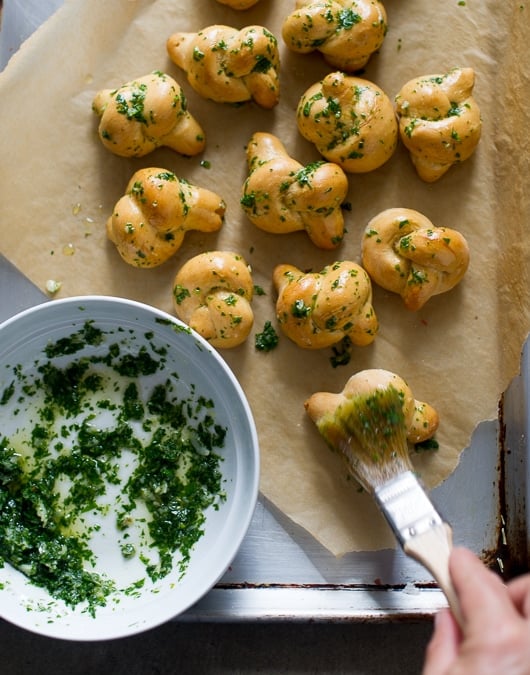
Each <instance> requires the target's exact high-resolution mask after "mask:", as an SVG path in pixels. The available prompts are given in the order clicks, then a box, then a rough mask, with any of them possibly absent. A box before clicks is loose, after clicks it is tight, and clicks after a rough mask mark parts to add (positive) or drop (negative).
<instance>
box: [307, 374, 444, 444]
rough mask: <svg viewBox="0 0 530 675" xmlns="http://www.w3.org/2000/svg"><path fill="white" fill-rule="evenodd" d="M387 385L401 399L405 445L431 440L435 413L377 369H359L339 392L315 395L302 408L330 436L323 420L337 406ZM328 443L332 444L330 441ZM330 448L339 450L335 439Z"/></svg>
mask: <svg viewBox="0 0 530 675" xmlns="http://www.w3.org/2000/svg"><path fill="white" fill-rule="evenodd" d="M389 386H392V387H394V388H395V389H397V391H398V392H399V393H400V396H401V398H402V400H403V413H404V421H405V427H406V429H407V440H408V442H409V443H411V444H415V443H422V442H424V441H426V440H429V439H430V438H432V437H433V436H434V434H435V432H436V430H437V429H438V425H439V417H438V413H437V412H436V410H435V409H434V408H433V407H432V406H431V405H429V404H428V403H424V402H423V401H418V400H416V399H415V398H414V396H413V394H412V391H411V389H410V387H409V386H408V385H407V383H406V382H405V381H404V380H403V379H402V378H401V377H400V376H399V375H396V374H395V373H392V372H390V371H388V370H382V369H379V368H374V369H368V370H361V371H359V372H358V373H355V374H354V375H352V376H351V377H350V378H349V379H348V381H347V382H346V384H345V385H344V388H343V389H342V391H341V392H339V393H337V394H335V393H331V392H324V391H320V392H316V393H315V394H313V395H312V396H310V397H309V398H308V399H307V401H306V402H305V404H304V406H305V409H306V411H307V414H308V415H309V417H310V418H311V419H312V420H313V422H314V423H315V424H316V426H317V427H320V426H321V425H325V426H326V430H327V435H328V436H329V435H330V433H331V434H332V431H333V427H332V426H330V425H326V421H327V420H332V419H333V418H334V417H335V415H336V413H337V410H338V409H339V408H340V406H341V405H343V404H344V403H345V402H346V401H347V400H348V399H350V398H354V397H356V396H370V395H371V394H372V393H375V392H376V391H377V390H385V389H387V388H388V387H389ZM337 431H338V430H337ZM328 440H330V441H331V442H332V444H333V439H328ZM352 440H353V439H352ZM334 447H339V443H338V439H337V443H336V444H335V445H334Z"/></svg>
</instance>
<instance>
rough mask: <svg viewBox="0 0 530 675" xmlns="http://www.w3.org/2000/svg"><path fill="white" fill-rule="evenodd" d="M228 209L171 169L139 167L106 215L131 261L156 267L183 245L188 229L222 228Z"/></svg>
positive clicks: (112, 237)
mask: <svg viewBox="0 0 530 675" xmlns="http://www.w3.org/2000/svg"><path fill="white" fill-rule="evenodd" d="M225 210H226V206H225V203H224V201H223V199H221V197H220V196H219V195H217V194H215V193H214V192H211V191H210V190H206V189H204V188H201V187H197V186H195V185H192V184H191V183H189V182H188V181H187V180H185V179H183V178H177V176H176V175H175V174H174V173H172V172H171V171H167V170H166V169H159V168H148V169H140V170H139V171H137V172H136V173H135V174H134V175H133V176H132V178H131V179H130V181H129V183H128V185H127V188H126V190H125V194H124V196H123V197H121V199H120V200H119V201H118V203H117V204H116V206H115V207H114V210H113V212H112V216H111V217H110V218H109V219H108V220H107V235H108V238H109V239H110V240H111V241H112V242H113V243H114V244H115V245H116V248H117V249H118V252H119V254H120V255H121V257H122V258H123V259H124V260H125V262H126V263H129V265H133V266H134V267H157V266H158V265H161V264H162V263H164V262H165V261H166V260H168V258H170V257H171V256H172V255H173V254H174V253H175V252H176V251H177V250H178V249H179V248H180V246H181V245H182V242H183V240H184V235H185V234H186V232H187V231H188V230H200V231H201V232H215V231H216V230H219V228H220V227H221V226H222V224H223V220H224V214H225Z"/></svg>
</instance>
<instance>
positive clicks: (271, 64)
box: [166, 25, 280, 108]
mask: <svg viewBox="0 0 530 675" xmlns="http://www.w3.org/2000/svg"><path fill="white" fill-rule="evenodd" d="M166 46H167V52H168V54H169V57H170V58H171V60H172V61H173V62H174V63H175V64H176V65H177V66H178V67H179V68H182V70H183V71H184V72H185V73H186V75H187V78H188V82H189V83H190V85H191V86H192V87H193V89H195V91H196V92H197V93H198V94H199V95H200V96H202V97H203V98H207V99H211V100H212V101H217V102H218V103H243V102H244V101H250V100H253V101H255V102H256V103H257V104H258V105H260V106H261V107H263V108H273V107H274V106H275V105H276V104H277V103H278V101H279V96H280V80H279V70H280V56H279V51H278V43H277V40H276V38H275V36H274V35H273V34H272V33H271V32H270V31H268V30H267V29H266V28H264V27H263V26H247V27H246V28H242V29H241V30H237V29H236V28H232V27H230V26H223V25H214V26H208V27H207V28H204V29H203V30H201V31H199V32H198V33H174V34H173V35H171V37H170V38H169V39H168V41H167V45H166Z"/></svg>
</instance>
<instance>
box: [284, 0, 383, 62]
mask: <svg viewBox="0 0 530 675" xmlns="http://www.w3.org/2000/svg"><path fill="white" fill-rule="evenodd" d="M387 28H388V26H387V15H386V11H385V8H384V6H383V4H382V3H381V2H378V0H296V9H295V11H294V12H292V13H291V14H289V16H287V17H286V19H285V20H284V22H283V25H282V37H283V39H284V42H285V44H286V45H287V47H288V48H289V49H291V50H292V51H294V52H298V53H300V54H309V53H310V52H313V51H315V50H316V51H319V52H321V53H322V55H323V57H324V59H325V61H326V62H327V63H329V65H330V66H332V67H333V68H337V69H338V70H343V71H346V72H349V73H352V72H355V71H357V70H360V69H361V68H364V66H365V65H366V64H367V63H368V60H369V59H370V57H371V56H372V54H373V53H374V52H375V51H377V50H378V49H379V47H381V45H382V44H383V40H384V39H385V35H386V31H387Z"/></svg>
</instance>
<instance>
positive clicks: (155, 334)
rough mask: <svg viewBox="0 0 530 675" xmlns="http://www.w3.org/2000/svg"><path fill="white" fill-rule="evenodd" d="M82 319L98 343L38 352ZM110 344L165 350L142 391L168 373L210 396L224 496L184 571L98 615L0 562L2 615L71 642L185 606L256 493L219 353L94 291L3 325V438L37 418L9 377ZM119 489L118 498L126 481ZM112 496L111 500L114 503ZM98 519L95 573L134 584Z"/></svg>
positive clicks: (243, 407) (247, 431) (252, 464)
mask: <svg viewBox="0 0 530 675" xmlns="http://www.w3.org/2000/svg"><path fill="white" fill-rule="evenodd" d="M87 322H90V325H91V326H94V327H96V328H98V329H101V330H102V331H103V333H104V339H103V341H102V342H101V344H99V345H93V346H90V345H87V346H85V347H83V348H82V349H81V351H78V352H76V353H74V354H72V355H66V356H64V355H63V356H59V357H52V358H49V357H48V356H46V354H45V353H44V351H43V350H44V349H45V348H46V347H47V345H50V344H52V345H53V344H57V341H58V340H60V339H62V338H70V337H71V336H72V335H74V334H77V333H78V332H79V331H80V330H81V329H82V328H83V326H86V325H87ZM111 343H118V344H119V345H120V349H121V350H122V351H123V352H125V351H128V350H130V351H131V352H132V353H136V351H135V350H138V349H141V348H144V349H145V350H147V351H148V352H149V353H150V354H151V355H153V356H154V358H155V359H156V358H157V355H158V356H159V355H160V354H164V358H163V360H164V368H162V369H160V370H159V371H157V372H156V373H154V374H153V375H150V376H146V377H143V376H140V377H139V380H138V381H139V383H140V385H141V386H142V387H145V388H146V391H147V390H150V389H152V387H153V386H154V385H156V384H157V383H162V382H164V381H165V380H166V378H168V376H169V375H170V374H171V373H173V374H174V373H177V374H178V378H177V380H176V381H177V382H178V384H177V389H178V395H179V396H182V397H184V398H186V399H187V398H188V397H190V400H191V399H193V400H194V401H199V400H201V397H204V398H205V399H209V400H211V401H212V402H213V409H212V412H211V415H212V416H213V418H214V420H215V423H216V424H218V425H221V427H222V428H224V429H225V430H226V438H225V442H224V444H222V447H221V449H218V450H215V452H216V454H218V455H219V456H221V457H222V461H221V462H220V466H219V469H220V471H221V473H222V479H223V489H224V491H225V493H226V499H225V500H221V501H220V503H218V504H217V505H216V506H209V507H208V508H207V509H206V510H205V514H206V520H205V525H204V534H203V535H202V537H201V538H200V539H199V540H198V542H197V543H196V544H195V545H194V547H193V549H192V552H191V558H190V561H189V564H188V565H187V567H186V569H185V572H184V574H183V575H181V573H180V572H179V570H178V566H177V568H175V569H173V571H172V572H170V573H169V574H168V575H167V576H165V577H164V578H162V579H160V580H157V581H155V582H153V581H151V580H150V579H147V581H146V582H145V583H144V585H143V586H142V587H141V588H138V589H137V590H135V592H134V593H130V592H129V593H123V592H121V591H120V590H118V591H116V592H114V593H113V594H112V595H111V596H110V597H109V598H108V599H107V602H106V605H105V606H103V607H97V609H96V611H95V615H94V616H91V615H90V614H89V613H87V612H86V605H83V604H81V605H77V606H75V608H71V607H69V606H67V605H66V604H65V603H64V602H63V601H60V600H56V599H54V598H52V597H51V596H50V595H49V593H48V592H47V591H46V590H44V589H42V588H40V587H37V586H35V585H34V584H32V583H30V582H29V581H28V579H27V578H26V577H25V576H24V575H23V574H21V573H20V572H18V571H16V570H15V569H14V568H13V567H11V566H10V565H9V564H7V563H6V564H4V566H3V567H2V568H0V615H1V616H2V617H3V618H4V619H6V620H7V621H10V622H12V623H14V624H16V625H18V626H20V627H23V628H26V629H28V630H30V631H32V632H36V633H39V634H42V635H47V636H52V637H57V638H62V639H70V640H105V639H111V638H117V637H124V636H128V635H132V634H135V633H138V632H141V631H144V630H147V629H149V628H152V627H154V626H156V625H159V624H161V623H163V622H165V621H167V620H169V619H171V618H173V617H175V616H176V615H178V614H180V613H181V612H183V611H185V610H186V609H187V608H189V607H190V606H191V605H192V604H194V603H195V602H196V601H197V600H198V599H199V598H201V597H202V596H203V595H204V594H205V593H206V592H207V591H208V590H209V589H210V588H211V587H212V586H213V585H215V583H216V581H217V580H218V579H219V578H220V576H221V575H222V574H223V573H224V572H225V570H226V569H227V567H228V566H229V564H230V563H231V561H232V559H233V557H234V556H235V554H236V552H237V550H238V548H239V546H240V544H241V541H242V539H243V537H244V535H245V533H246V531H247V529H248V526H249V523H250V520H251V517H252V514H253V511H254V507H255V504H256V500H257V495H258V479H259V449H258V441H257V435H256V430H255V426H254V422H253V418H252V414H251V411H250V408H249V405H248V403H247V401H246V398H245V395H244V393H243V391H242V389H241V387H240V386H239V384H238V382H237V380H236V379H235V377H234V375H233V374H232V372H231V371H230V369H229V368H228V366H227V365H226V364H225V362H224V361H223V360H222V358H221V357H220V356H219V355H218V353H217V352H216V351H214V350H213V349H212V348H211V347H210V346H209V345H208V344H207V343H206V342H205V341H204V340H203V339H202V338H200V337H199V336H197V335H196V334H195V333H193V332H191V331H189V329H187V327H185V326H184V324H182V323H181V322H179V321H177V320H176V319H175V318H173V317H171V316H170V315H168V314H165V313H164V312H161V311H159V310H156V309H154V308H152V307H149V306H146V305H143V304H140V303H137V302H133V301H128V300H124V299H119V298H113V297H100V296H97V297H96V296H86V297H78V298H69V299H65V300H53V301H50V302H46V303H44V304H42V305H39V306H37V307H35V308H32V309H30V310H26V311H24V312H21V313H20V314H18V315H16V316H15V317H13V318H11V319H9V320H7V321H6V322H4V323H3V324H2V325H0V397H2V396H3V393H4V396H3V398H4V400H3V402H2V404H0V421H1V425H0V428H1V429H2V432H1V434H0V437H1V436H4V437H6V438H12V437H13V435H15V436H16V437H18V438H19V441H20V437H21V431H20V430H21V428H22V429H24V428H25V429H26V431H25V432H24V431H23V432H22V436H24V433H26V436H27V433H28V432H29V431H30V430H31V428H32V427H33V426H34V424H35V410H34V408H33V409H32V405H33V406H34V405H35V404H31V405H30V404H26V403H25V402H24V401H25V399H24V397H23V400H22V402H21V400H20V398H21V397H20V395H19V394H20V392H17V394H16V395H13V396H8V395H7V394H6V392H9V391H10V388H11V389H12V383H13V382H14V381H16V382H18V383H19V382H20V380H21V379H23V380H24V382H25V383H28V382H29V383H31V382H32V381H33V379H35V378H38V372H37V368H38V367H40V366H42V363H48V362H50V361H51V362H52V363H55V362H57V363H58V364H59V365H60V367H61V368H65V366H67V365H68V364H69V363H71V362H73V361H75V360H77V359H79V358H80V357H82V356H89V357H90V358H91V357H92V356H94V355H96V356H97V355H98V354H99V355H108V351H109V345H110V344H111ZM48 354H49V352H48ZM39 364H40V366H39ZM14 368H16V369H17V377H16V378H14V376H13V373H14V372H15V371H14V370H13V369H14ZM21 373H23V375H24V377H23V378H21V377H20V374H21ZM116 377H118V376H116ZM173 379H174V380H175V378H173ZM16 386H17V387H18V386H19V385H18V384H17V385H16ZM24 416H25V418H24ZM99 423H100V424H101V422H99ZM15 445H16V443H15ZM30 452H31V450H30ZM116 489H117V490H118V495H119V494H120V490H122V489H123V485H120V486H118V488H116ZM119 498H120V497H119V496H118V500H119ZM114 499H115V498H114V497H113V498H112V499H111V502H112V503H117V502H115V501H114V502H113V500H114ZM110 511H111V512H112V508H111V509H110ZM94 517H95V519H96V521H98V519H100V518H101V525H102V529H101V532H100V533H98V534H97V536H96V537H95V539H94V542H93V545H92V544H91V548H92V550H94V551H95V553H96V556H97V565H96V571H97V572H100V571H103V572H104V573H105V574H107V575H108V577H109V578H111V579H113V580H114V581H115V582H116V586H117V587H118V588H122V589H123V588H125V587H129V588H130V586H131V584H134V583H135V582H136V581H137V580H139V579H140V578H145V577H146V575H145V567H144V565H142V564H141V562H140V561H139V560H138V556H135V557H134V559H133V560H132V561H131V560H125V559H124V557H123V555H122V554H121V551H120V550H119V547H118V546H117V545H116V542H117V540H118V539H119V537H120V533H119V531H118V529H117V527H116V517H115V514H114V517H112V513H111V516H110V517H109V518H106V517H103V516H101V513H99V512H98V513H96V515H95V516H94ZM98 522H99V521H98ZM1 536H2V533H1V532H0V537H1Z"/></svg>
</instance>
